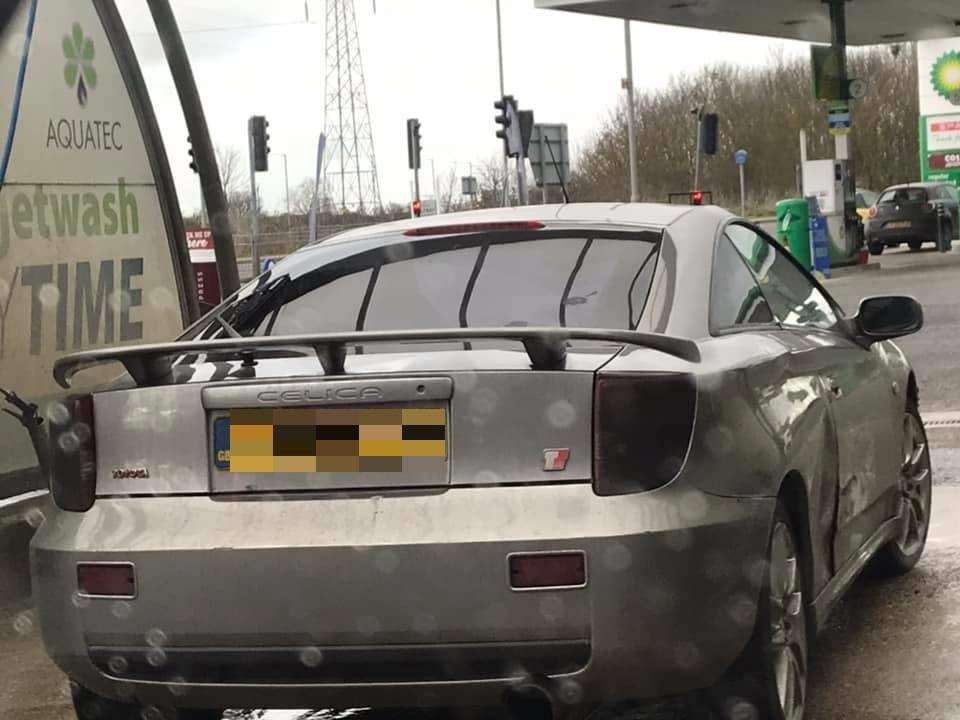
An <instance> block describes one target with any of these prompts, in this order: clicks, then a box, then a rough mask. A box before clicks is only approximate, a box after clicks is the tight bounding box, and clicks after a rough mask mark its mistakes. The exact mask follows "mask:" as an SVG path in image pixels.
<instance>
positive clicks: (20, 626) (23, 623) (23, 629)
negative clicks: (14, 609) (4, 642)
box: [13, 610, 33, 635]
mask: <svg viewBox="0 0 960 720" xmlns="http://www.w3.org/2000/svg"><path fill="white" fill-rule="evenodd" d="M13 629H14V630H16V631H17V634H19V635H27V634H29V633H31V632H33V618H32V617H31V616H30V611H29V610H27V611H25V612H22V613H20V614H18V615H17V616H16V617H15V618H14V619H13Z"/></svg>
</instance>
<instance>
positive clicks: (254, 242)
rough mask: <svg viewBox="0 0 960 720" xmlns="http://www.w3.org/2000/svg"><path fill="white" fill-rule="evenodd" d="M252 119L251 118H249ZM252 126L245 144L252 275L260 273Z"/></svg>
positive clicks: (258, 225) (258, 219) (258, 210)
mask: <svg viewBox="0 0 960 720" xmlns="http://www.w3.org/2000/svg"><path fill="white" fill-rule="evenodd" d="M251 119H252V118H251ZM250 130H252V128H248V130H247V146H248V147H249V148H250V261H251V263H252V265H253V277H257V276H258V275H259V274H260V238H259V235H260V217H259V216H260V208H259V207H258V203H257V168H256V165H255V163H254V159H253V133H252V132H250Z"/></svg>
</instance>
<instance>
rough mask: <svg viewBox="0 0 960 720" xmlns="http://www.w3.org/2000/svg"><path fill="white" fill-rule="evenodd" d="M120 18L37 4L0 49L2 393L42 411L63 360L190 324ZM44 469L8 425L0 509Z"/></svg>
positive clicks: (178, 247) (155, 156)
mask: <svg viewBox="0 0 960 720" xmlns="http://www.w3.org/2000/svg"><path fill="white" fill-rule="evenodd" d="M116 18H117V16H116V9H115V8H114V7H113V2H112V0H26V1H24V2H21V4H20V7H19V8H18V11H17V14H16V15H15V17H14V19H13V21H12V27H11V28H8V31H7V32H6V33H5V35H4V36H3V37H2V38H0V153H2V155H0V387H2V388H5V389H7V390H12V391H15V392H16V393H17V394H19V395H20V396H21V397H24V398H28V399H30V400H34V401H37V400H43V399H44V398H45V397H48V396H50V395H51V394H52V393H53V392H55V391H56V390H57V388H56V387H55V385H54V382H53V378H52V375H51V371H52V367H53V363H54V361H55V360H56V359H57V358H58V357H59V356H60V355H63V354H65V353H68V352H73V351H77V350H84V349H89V348H94V347H99V346H105V345H111V344H119V343H133V342H150V341H160V340H169V339H172V338H173V337H175V336H176V335H177V334H178V333H179V332H180V330H181V329H182V328H183V326H184V324H185V322H186V321H187V320H188V317H187V307H188V305H187V304H186V301H185V297H186V295H185V290H184V279H183V273H182V270H181V268H184V267H186V262H187V260H186V244H185V240H184V238H183V235H182V232H179V231H176V232H175V231H174V230H175V227H174V226H175V225H176V226H177V227H179V223H180V222H181V221H180V220H179V219H177V220H176V222H173V221H172V219H171V218H173V217H174V216H177V217H178V216H179V208H178V207H176V198H175V196H173V193H172V187H171V186H168V184H166V183H165V180H164V178H166V177H169V169H168V168H166V165H165V160H164V159H163V158H162V154H161V153H159V152H158V151H157V149H158V147H159V146H158V144H157V143H158V140H157V138H156V137H155V124H153V116H152V110H151V109H150V107H149V100H148V99H147V98H146V96H145V92H144V91H142V86H141V85H140V84H139V83H140V82H141V81H140V76H139V70H138V69H137V68H136V65H135V61H134V60H133V58H132V56H126V55H123V57H124V66H123V67H121V65H120V62H119V61H118V57H119V56H121V54H122V53H123V52H125V51H124V50H122V48H123V47H125V45H124V43H126V42H127V41H126V37H125V36H123V37H120V36H119V35H118V32H117V30H116V28H117V27H119V26H118V25H115V24H113V23H116V22H117V20H116ZM107 28H113V30H111V31H110V32H108V29H107ZM119 33H120V34H122V28H120V30H119ZM118 48H121V49H118ZM132 87H133V88H135V90H132V89H131V88H132ZM116 374H117V371H116V369H115V368H112V369H110V370H108V371H107V372H106V374H103V375H101V376H100V378H96V377H94V378H92V379H101V378H105V377H110V376H111V375H116ZM78 380H81V381H82V377H81V376H78ZM35 462H36V460H35V457H34V453H33V449H32V447H31V446H30V443H29V440H28V438H27V435H26V433H25V432H24V431H23V429H22V428H20V427H19V425H18V424H17V423H16V421H14V420H13V419H12V418H10V417H9V416H8V415H6V414H0V497H3V496H4V494H5V492H4V487H3V486H2V483H3V478H4V477H6V476H8V475H9V474H10V473H11V472H12V471H16V470H18V468H25V467H30V466H32V465H33V464H35Z"/></svg>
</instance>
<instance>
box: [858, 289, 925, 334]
mask: <svg viewBox="0 0 960 720" xmlns="http://www.w3.org/2000/svg"><path fill="white" fill-rule="evenodd" d="M853 324H854V329H855V332H856V334H857V336H859V337H860V338H862V339H863V340H866V341H867V342H868V343H874V342H879V341H880V340H892V339H893V338H898V337H903V336H904V335H912V334H913V333H915V332H917V331H918V330H920V328H922V327H923V307H922V306H921V305H920V303H918V302H917V301H916V300H915V299H913V298H912V297H909V296H906V295H889V296H881V297H869V298H866V299H865V300H863V301H862V302H861V303H860V310H859V312H858V313H857V316H856V317H855V318H853Z"/></svg>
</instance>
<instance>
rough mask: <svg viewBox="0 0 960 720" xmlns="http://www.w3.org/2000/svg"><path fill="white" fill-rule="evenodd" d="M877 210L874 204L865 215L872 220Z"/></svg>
mask: <svg viewBox="0 0 960 720" xmlns="http://www.w3.org/2000/svg"><path fill="white" fill-rule="evenodd" d="M877 212H879V211H878V210H877V206H876V205H874V206H873V207H872V208H870V209H869V210H868V211H867V216H868V217H869V218H870V219H871V220H872V219H873V218H875V217H876V216H877Z"/></svg>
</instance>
